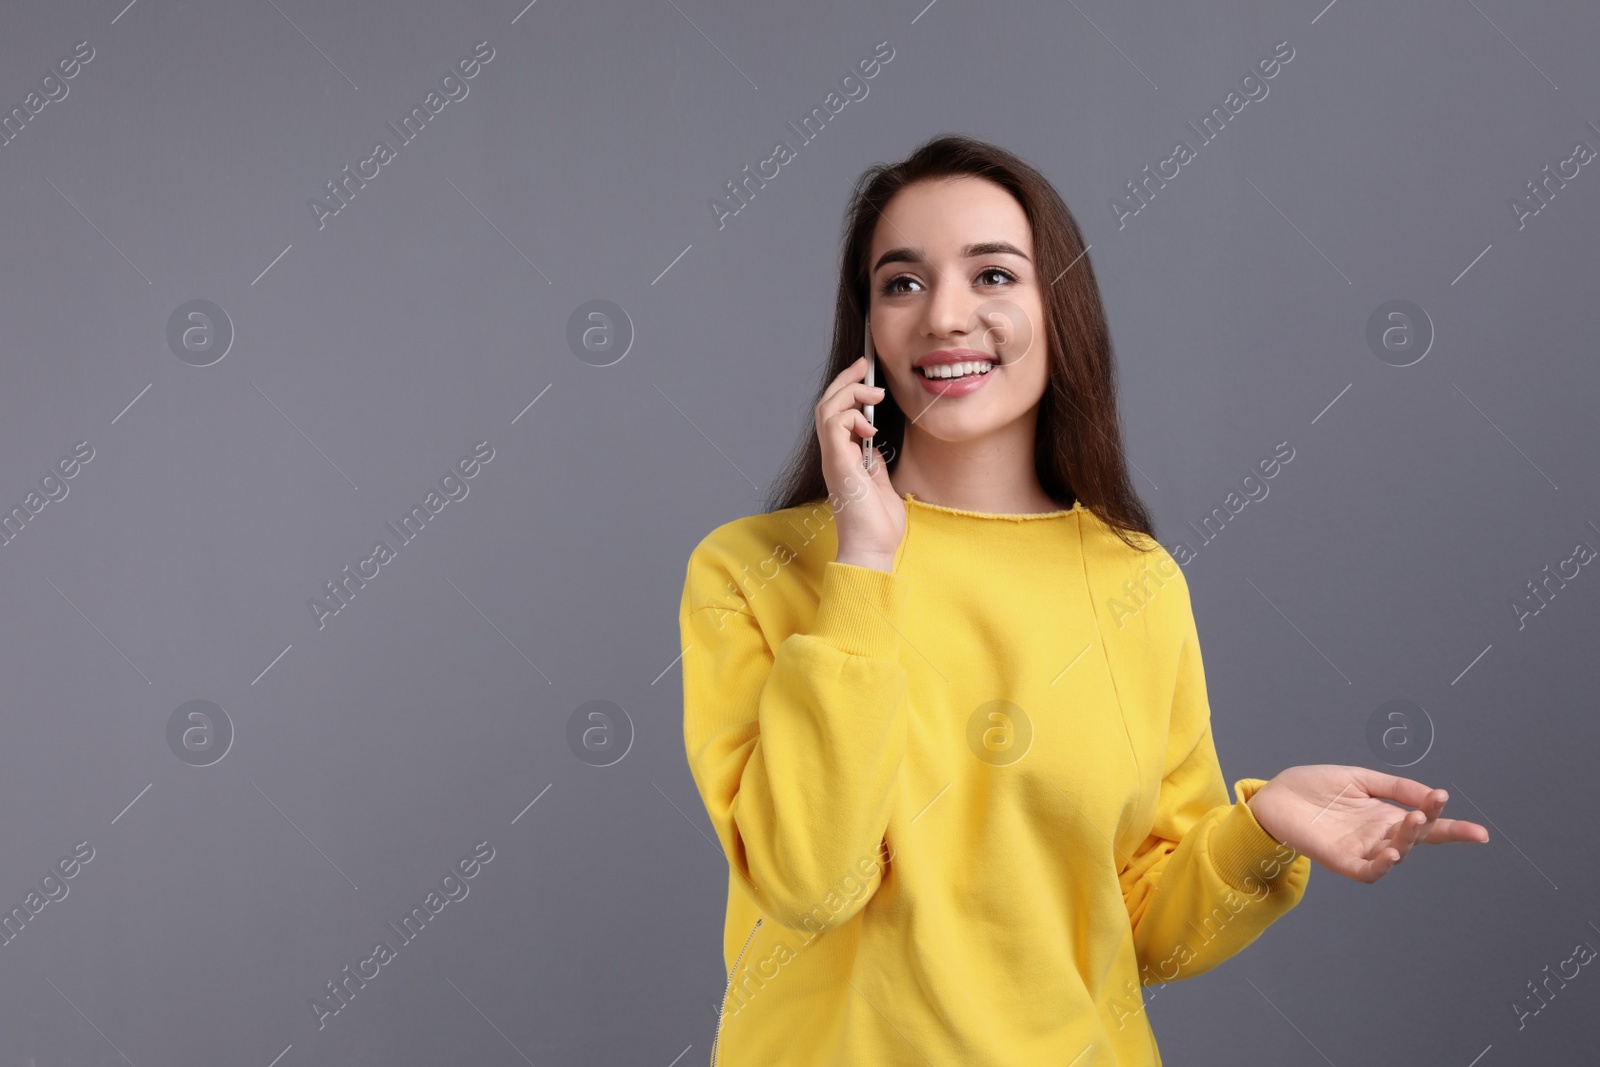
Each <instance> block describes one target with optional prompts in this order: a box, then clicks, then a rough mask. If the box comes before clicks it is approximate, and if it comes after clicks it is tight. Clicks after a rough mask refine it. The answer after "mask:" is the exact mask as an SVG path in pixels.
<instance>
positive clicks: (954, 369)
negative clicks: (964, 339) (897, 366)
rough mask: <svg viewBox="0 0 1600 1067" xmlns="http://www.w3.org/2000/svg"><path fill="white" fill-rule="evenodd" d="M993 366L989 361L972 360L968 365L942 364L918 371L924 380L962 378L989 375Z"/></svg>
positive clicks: (920, 368) (921, 368)
mask: <svg viewBox="0 0 1600 1067" xmlns="http://www.w3.org/2000/svg"><path fill="white" fill-rule="evenodd" d="M992 365H993V364H991V363H989V362H988V361H987V360H981V359H980V360H972V361H970V362H967V363H940V364H936V365H934V366H931V367H918V368H917V370H918V372H919V373H921V374H922V376H923V377H924V378H935V379H937V378H960V377H963V376H965V375H968V374H988V373H989V368H990V367H991V366H992Z"/></svg>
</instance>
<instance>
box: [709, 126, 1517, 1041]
mask: <svg viewBox="0 0 1600 1067" xmlns="http://www.w3.org/2000/svg"><path fill="white" fill-rule="evenodd" d="M1084 252H1085V249H1084V245H1083V240H1082V237H1081V236H1080V235H1079V231H1078V227H1077V224H1076V222H1075V221H1074V219H1073V217H1072V215H1071V213H1070V212H1069V211H1068V210H1067V208H1066V205H1065V204H1064V203H1062V201H1061V198H1060V197H1059V196H1058V195H1057V193H1056V192H1055V190H1054V189H1053V188H1052V187H1051V186H1050V184H1049V182H1048V181H1046V180H1045V179H1044V177H1043V176H1041V175H1040V174H1039V173H1038V172H1037V171H1036V170H1034V169H1033V168H1032V167H1030V166H1028V165H1027V164H1026V163H1024V162H1023V161H1021V160H1020V159H1018V158H1016V157H1015V156H1013V155H1012V154H1010V153H1008V152H1005V151H1003V150H1001V149H999V148H995V147H993V146H990V145H987V144H984V143H982V142H978V141H974V140H971V139H968V138H961V137H942V138H938V139H936V140H933V141H931V142H929V143H928V144H926V145H924V146H923V147H921V148H919V149H918V150H917V151H916V152H914V153H913V154H912V155H911V156H910V157H909V158H908V159H906V160H905V161H903V162H901V163H898V164H895V165H892V166H881V167H876V168H873V169H872V170H870V171H868V172H867V174H866V175H865V176H863V178H862V180H861V183H860V184H859V185H858V186H857V190H856V194H855V197H854V200H853V203H852V204H851V207H850V211H849V215H848V220H847V232H846V235H845V241H844V250H843V263H842V268H841V271H840V277H839V290H838V302H837V309H836V319H835V323H834V333H833V351H832V355H831V359H830V361H829V364H828V367H827V370H826V372H825V374H824V376H823V385H822V388H821V389H820V390H819V396H820V399H819V400H818V401H817V402H816V405H815V409H814V414H815V423H816V432H815V434H814V435H813V434H811V433H810V431H809V430H808V432H807V434H806V438H805V440H804V442H803V447H802V448H801V450H800V451H799V452H798V453H797V454H796V457H795V459H794V461H793V462H792V463H791V466H790V469H789V471H788V474H787V477H786V478H785V480H784V482H783V484H782V486H781V487H780V491H779V493H778V494H777V496H776V497H775V498H774V499H773V500H772V501H770V502H769V505H770V510H769V511H768V512H767V513H765V514H760V515H753V516H750V517H747V518H743V519H739V520H736V521H734V522H730V523H726V524H724V525H722V526H719V527H718V528H717V529H715V530H713V531H712V532H711V533H710V534H709V535H707V536H706V537H705V538H704V540H702V541H701V542H700V544H699V545H698V546H697V547H696V548H695V549H694V552H693V553H692V555H691V556H690V558H689V561H688V567H687V572H686V578H685V587H684V593H683V600H682V605H681V610H680V620H679V621H680V626H681V629H682V644H683V647H684V653H683V678H684V741H685V745H686V749H687V752H688V759H689V767H690V771H691V772H692V774H693V777H694V781H695V785H696V787H697V788H698V789H699V791H700V795H701V797H702V799H703V800H704V802H705V806H706V811H707V812H708V814H709V815H710V818H711V822H712V825H713V826H714V827H715V828H716V832H717V836H718V838H719V839H720V841H721V844H722V848H723V850H724V852H725V853H726V855H727V858H728V865H729V879H728V902H727V921H726V926H725V931H724V937H723V954H724V961H725V963H726V965H727V968H728V985H727V987H726V989H725V991H724V994H723V1003H722V1008H721V1014H720V1017H719V1020H718V1026H717V1037H716V1040H715V1043H714V1044H713V1046H712V1051H711V1064H712V1067H718V1065H719V1064H720V1065H724V1067H766V1065H770V1064H801V1065H807V1067H810V1065H821V1064H845V1065H858V1064H870V1065H872V1067H884V1065H889V1064H908V1065H909V1064H916V1065H920V1067H926V1065H928V1064H934V1065H938V1067H944V1065H946V1064H961V1065H965V1067H991V1065H992V1067H1002V1065H1003V1067H1017V1065H1022V1064H1028V1065H1032V1064H1058V1065H1062V1067H1068V1065H1071V1067H1092V1065H1102V1067H1103V1065H1107V1064H1120V1065H1139V1067H1147V1065H1150V1064H1159V1063H1160V1062H1161V1060H1160V1054H1159V1052H1158V1051H1157V1049H1156V1044H1155V1040H1154V1037H1153V1035H1152V1033H1151V1030H1150V1026H1149V1023H1148V1020H1147V1019H1146V1016H1145V1014H1144V1007H1145V1002H1146V998H1147V996H1148V995H1150V994H1146V993H1144V992H1143V989H1142V987H1151V986H1156V985H1158V984H1159V983H1163V982H1171V981H1174V980H1177V979H1182V978H1189V977H1192V976H1194V975H1197V974H1200V973H1202V972H1204V971H1207V970H1209V969H1211V968H1212V967H1214V966H1216V965H1217V964H1219V963H1221V962H1222V961H1224V960H1226V959H1227V958H1229V957H1230V956H1232V955H1234V954H1235V953H1237V952H1238V951H1240V950H1241V949H1243V948H1244V947H1245V946H1246V945H1249V944H1250V943H1251V942H1252V941H1254V940H1255V939H1256V937H1257V936H1259V935H1260V934H1261V932H1262V931H1263V930H1265V929H1266V928H1267V926H1269V925H1270V924H1271V923H1272V922H1273V921H1275V920H1276V919H1278V918H1279V917H1280V916H1282V915H1283V914H1284V913H1285V912H1287V911H1288V910H1289V909H1290V908H1292V907H1294V906H1295V905H1296V904H1297V903H1299V901H1300V899H1301V897H1302V895H1303V894H1304V892H1305V887H1306V883H1307V880H1308V879H1309V877H1310V868H1311V861H1312V860H1316V861H1317V862H1318V863H1320V864H1321V865H1322V866H1324V867H1326V868H1328V869H1329V870H1332V871H1334V872H1336V873H1338V874H1341V875H1344V876H1345V877H1348V878H1352V879H1354V880H1356V881H1359V882H1373V881H1376V880H1377V879H1378V878H1380V877H1382V876H1383V875H1384V874H1386V873H1387V872H1388V871H1389V870H1390V868H1392V867H1393V866H1394V865H1395V864H1396V863H1398V862H1400V861H1401V860H1402V859H1404V858H1405V856H1406V854H1407V853H1408V852H1409V851H1410V850H1411V848H1412V846H1413V845H1415V844H1417V843H1418V842H1424V843H1428V844H1435V843H1440V842H1446V841H1480V842H1482V841H1487V840H1488V836H1489V835H1488V832H1487V831H1486V830H1485V829H1484V828H1483V827H1482V826H1479V825H1478V824H1476V823H1471V822H1464V821H1460V820H1452V819H1444V818H1441V817H1440V812H1441V811H1442V810H1443V808H1444V803H1445V799H1446V795H1445V792H1444V790H1442V789H1429V788H1428V787H1427V786H1425V785H1423V784H1421V783H1419V782H1415V781H1412V780H1411V779H1408V778H1400V777H1396V776H1394V775H1390V774H1385V773H1381V772H1378V771H1373V770H1369V769H1367V768H1364V767H1345V766H1335V765H1314V766H1302V767H1291V768H1289V769H1287V770H1285V771H1282V772H1281V773H1279V774H1278V775H1277V776H1276V777H1274V778H1272V779H1271V780H1270V781H1264V780H1262V779H1258V778H1244V779H1240V780H1238V781H1236V782H1235V783H1234V795H1235V799H1234V801H1233V802H1232V803H1230V802H1229V800H1228V794H1227V790H1226V788H1225V783H1224V781H1223V777H1222V771H1221V767H1220V765H1219V763H1218V760H1217V754H1216V749H1215V747H1214V744H1213V737H1212V729H1211V716H1210V707H1209V704H1208V702H1207V699H1206V687H1205V675H1204V671H1203V668H1202V665H1201V658H1200V645H1199V641H1198V638H1197V634H1196V628H1195V621H1194V614H1193V611H1192V609H1191V606H1190V600H1189V590H1188V586H1187V583H1186V581H1185V579H1184V576H1183V573H1182V571H1181V570H1180V569H1179V567H1178V565H1177V563H1176V562H1175V561H1174V560H1173V559H1172V557H1171V556H1170V555H1169V554H1168V553H1167V552H1166V550H1165V549H1163V548H1162V547H1161V546H1160V544H1159V543H1158V542H1157V541H1156V540H1155V538H1154V535H1153V533H1152V530H1151V522H1150V518H1149V516H1148V514H1147V512H1146V510H1145V508H1144V507H1143V505H1142V504H1141V503H1140V501H1139V499H1138V498H1137V496H1136V495H1135V493H1134V491H1133V488H1132V486H1131V483H1130V480H1129V478H1128V473H1127V461H1126V459H1125V458H1124V456H1123V452H1122V444H1121V434H1120V430H1119V427H1118V419H1117V409H1116V399H1115V388H1114V382H1113V366H1112V354H1111V341H1110V337H1109V334H1108V331H1107V328H1106V323H1105V318H1104V314H1103V312H1102V308H1101V303H1100V296H1099V292H1098V289H1097V287H1096V284H1095V279H1094V272H1093V270H1092V269H1091V267H1090V262H1089V259H1088V258H1087V256H1085V254H1084ZM869 317H870V329H871V335H872V343H873V345H874V347H875V350H876V359H877V364H876V371H877V380H878V383H879V384H877V385H876V386H869V385H867V384H866V383H865V382H864V378H865V376H866V370H867V365H868V361H867V359H866V358H865V357H863V356H862V352H863V350H864V343H865V340H866V338H865V331H866V329H867V323H868V321H869ZM865 405H873V410H874V418H873V419H872V420H871V421H869V420H868V418H867V417H866V413H865V411H864V410H863V408H864V407H865ZM869 440H870V441H872V442H873V443H874V444H873V446H872V448H871V449H870V450H868V449H866V448H864V447H863V442H864V441H869ZM864 453H866V456H865V461H864ZM1389 801H1397V802H1399V803H1400V804H1403V805H1407V806H1408V807H1409V808H1410V809H1412V810H1407V808H1402V807H1397V806H1395V805H1394V804H1391V803H1389ZM1152 992H1153V991H1152ZM1247 1010H1250V1011H1251V1012H1252V1013H1253V1014H1254V1011H1253V1009H1247Z"/></svg>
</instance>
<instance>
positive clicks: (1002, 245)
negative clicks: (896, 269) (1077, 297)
mask: <svg viewBox="0 0 1600 1067" xmlns="http://www.w3.org/2000/svg"><path fill="white" fill-rule="evenodd" d="M961 255H962V258H964V259H974V258H976V257H978V256H994V255H1008V256H1017V257H1018V258H1020V259H1022V260H1025V261H1026V262H1029V263H1031V262H1033V261H1032V260H1030V259H1028V257H1027V255H1026V254H1025V253H1024V252H1023V251H1022V249H1020V248H1018V247H1017V246H1016V245H1014V244H1012V243H1011V242H1010V241H981V242H979V243H978V244H971V245H967V247H965V248H963V249H962V250H961ZM927 261H928V254H927V253H926V252H924V251H923V250H922V249H920V248H891V249H889V251H887V252H885V253H884V254H883V255H881V256H879V257H878V262H876V263H874V264H873V265H872V272H873V273H874V274H876V273H877V272H878V269H879V268H880V267H882V266H883V265H884V264H885V263H926V262H927Z"/></svg>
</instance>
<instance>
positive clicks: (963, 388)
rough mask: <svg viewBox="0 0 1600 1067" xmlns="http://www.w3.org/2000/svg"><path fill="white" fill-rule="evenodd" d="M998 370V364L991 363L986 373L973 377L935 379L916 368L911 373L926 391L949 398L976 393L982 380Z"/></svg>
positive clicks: (993, 374)
mask: <svg viewBox="0 0 1600 1067" xmlns="http://www.w3.org/2000/svg"><path fill="white" fill-rule="evenodd" d="M999 372H1000V365H999V364H998V363H996V364H992V365H991V366H990V367H989V370H988V371H987V372H986V373H983V374H979V375H977V376H976V377H973V378H959V379H957V378H941V379H937V380H936V379H933V378H929V377H927V376H926V375H924V374H923V373H922V372H921V371H918V370H914V371H912V372H911V373H912V374H914V375H916V377H917V381H919V382H921V383H922V387H923V388H924V389H926V390H927V391H928V392H930V393H932V394H934V395H935V396H940V397H945V398H951V397H958V396H968V395H970V394H972V393H976V392H977V391H978V390H979V389H982V388H983V383H984V382H986V381H988V380H989V379H990V378H992V377H994V376H995V375H996V374H998V373H999Z"/></svg>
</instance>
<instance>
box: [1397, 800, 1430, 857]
mask: <svg viewBox="0 0 1600 1067" xmlns="http://www.w3.org/2000/svg"><path fill="white" fill-rule="evenodd" d="M1432 822H1433V818H1432V817H1431V816H1430V815H1428V813H1427V812H1426V811H1425V810H1423V809H1421V808H1418V809H1416V810H1414V811H1408V812H1406V813H1405V816H1404V817H1403V818H1402V819H1401V820H1400V821H1399V823H1397V824H1396V825H1395V829H1394V833H1393V836H1392V838H1391V839H1390V841H1389V847H1390V848H1391V849H1392V850H1394V851H1395V852H1397V853H1399V859H1397V860H1395V862H1396V863H1399V862H1400V860H1403V859H1405V858H1406V856H1408V855H1410V853H1411V849H1412V846H1414V845H1415V844H1416V843H1417V842H1418V841H1420V840H1421V839H1422V836H1423V835H1424V834H1426V833H1427V832H1428V829H1429V824H1430V823H1432Z"/></svg>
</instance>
